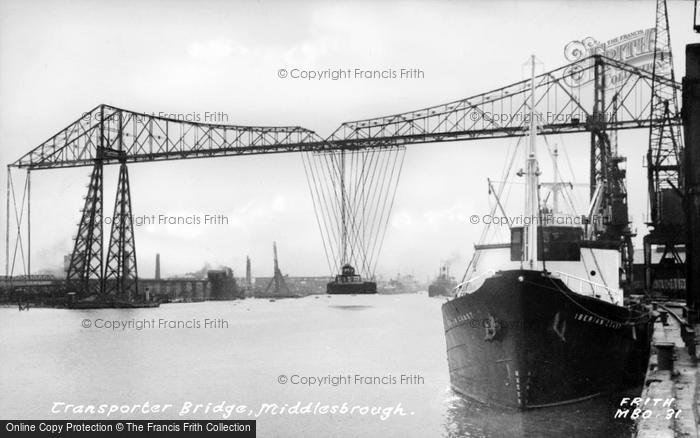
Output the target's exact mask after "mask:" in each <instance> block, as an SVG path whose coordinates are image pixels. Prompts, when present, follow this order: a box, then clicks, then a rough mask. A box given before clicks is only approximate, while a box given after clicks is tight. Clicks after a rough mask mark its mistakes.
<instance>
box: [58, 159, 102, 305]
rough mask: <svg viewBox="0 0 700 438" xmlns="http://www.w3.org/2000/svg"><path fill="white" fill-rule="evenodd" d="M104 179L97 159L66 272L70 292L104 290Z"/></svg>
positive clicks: (100, 164) (99, 292) (93, 293)
mask: <svg viewBox="0 0 700 438" xmlns="http://www.w3.org/2000/svg"><path fill="white" fill-rule="evenodd" d="M102 182H103V175H102V161H101V160H96V161H95V165H94V166H93V168H92V175H91V177H90V184H89V185H88V192H87V195H86V196H85V205H84V207H83V210H82V212H83V215H82V217H81V219H80V224H79V225H78V234H77V235H76V236H75V243H74V245H73V252H72V254H71V256H70V263H69V265H68V273H67V275H66V286H67V288H68V292H77V293H78V295H79V296H80V297H84V296H88V295H101V293H102V220H103V217H102V198H103V185H102Z"/></svg>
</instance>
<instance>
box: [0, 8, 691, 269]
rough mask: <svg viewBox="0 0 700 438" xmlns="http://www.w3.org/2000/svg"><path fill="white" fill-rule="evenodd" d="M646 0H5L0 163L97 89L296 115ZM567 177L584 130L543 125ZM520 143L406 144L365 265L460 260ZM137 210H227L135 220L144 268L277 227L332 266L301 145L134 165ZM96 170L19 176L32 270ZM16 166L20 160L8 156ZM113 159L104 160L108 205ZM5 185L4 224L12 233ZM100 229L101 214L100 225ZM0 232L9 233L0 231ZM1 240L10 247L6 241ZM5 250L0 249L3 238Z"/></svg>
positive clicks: (318, 122) (637, 189)
mask: <svg viewBox="0 0 700 438" xmlns="http://www.w3.org/2000/svg"><path fill="white" fill-rule="evenodd" d="M692 6H693V3H692V2H691V1H670V2H669V20H670V25H671V38H672V45H673V52H674V61H675V69H676V75H677V78H678V79H679V80H680V77H682V72H683V70H684V63H685V60H684V56H683V55H684V46H685V45H686V44H688V43H691V42H697V41H698V38H697V35H696V34H693V33H692V10H693V9H692ZM654 13H655V7H654V2H652V1H593V2H581V1H558V2H555V1H496V2H493V1H484V2H478V1H473V2H454V1H437V0H436V1H429V2H428V1H426V2H404V1H378V2H369V1H367V2H349V1H345V2H343V1H340V2H330V1H328V2H321V1H318V2H316V1H304V2H295V1H286V2H283V1H279V2H275V1H258V2H252V1H242V2H228V1H207V0H205V1H197V2H195V1H170V2H165V1H155V0H146V1H138V2H136V1H121V2H87V1H80V0H73V1H61V0H58V1H51V2H49V1H32V2H25V1H7V0H0V162H2V164H3V166H2V169H0V170H1V171H2V173H1V174H0V177H2V183H3V184H5V178H6V168H5V167H6V165H7V164H9V163H11V162H13V161H15V160H16V159H18V158H19V157H20V156H21V155H23V154H24V153H26V152H28V151H29V150H31V149H32V148H34V147H35V146H37V145H38V144H40V143H41V142H42V141H44V140H46V139H47V138H49V137H51V136H52V135H53V134H55V133H56V132H57V131H59V130H60V129H62V128H63V127H65V126H67V125H68V124H69V123H71V122H73V121H74V120H75V119H77V118H78V117H80V115H81V114H82V113H84V112H86V111H89V110H90V109H92V108H94V107H95V106H96V105H98V104H100V103H106V104H110V105H114V106H117V107H120V108H125V109H130V110H134V111H138V112H144V113H156V114H157V113H160V112H163V113H167V114H194V115H199V117H202V118H203V117H204V116H205V113H206V112H210V113H222V114H224V116H222V117H224V119H223V120H222V119H219V120H218V121H223V122H227V123H232V124H242V125H280V126H284V125H294V126H297V125H298V126H304V127H306V128H309V129H312V130H314V131H316V132H317V133H319V134H320V135H321V136H324V137H325V136H327V135H329V134H330V133H331V132H332V131H333V130H334V129H335V128H336V127H337V126H338V125H340V124H341V123H342V122H345V121H349V120H355V119H360V118H366V117H373V116H380V115H385V114H392V113H396V112H403V111H408V110H412V109H419V108H423V107H425V106H428V105H433V104H439V103H442V102H448V101H452V100H455V99H459V98H464V97H468V96H471V95H475V94H479V93H482V92H486V91H489V90H492V89H496V88H499V87H501V86H504V85H507V84H510V83H512V82H516V81H519V80H521V79H524V78H525V77H526V76H525V75H526V70H525V69H524V67H523V65H524V63H525V62H526V61H527V59H528V57H529V56H530V55H531V54H535V55H536V56H537V58H538V59H539V60H540V61H541V62H542V64H543V68H545V69H547V70H551V69H554V68H557V67H559V66H561V65H564V64H566V63H567V61H566V59H565V57H564V46H565V45H566V44H567V43H568V42H570V41H572V40H579V39H582V38H585V37H588V36H591V37H593V38H595V39H597V40H600V41H604V40H609V39H611V38H614V37H616V36H619V35H622V34H625V33H629V32H633V31H636V30H640V29H646V28H649V27H653V25H654ZM282 68H284V69H287V70H292V69H295V68H296V69H306V70H324V69H338V68H362V69H372V70H375V69H379V70H381V69H397V70H398V69H401V68H418V69H421V70H422V71H423V72H424V76H423V78H420V79H403V80H402V79H353V80H338V81H331V80H304V79H292V78H289V77H287V78H280V77H279V76H278V71H279V69H282ZM647 136H648V132H647V131H646V130H638V131H625V132H621V133H620V135H619V141H620V153H621V154H622V155H626V156H627V157H628V162H627V168H628V189H629V192H630V195H629V204H630V213H631V216H632V218H633V220H634V224H633V227H634V228H636V230H637V232H638V237H637V239H636V242H637V243H639V244H641V236H642V235H643V234H644V230H645V226H644V215H645V212H646V208H647V201H646V180H645V169H644V168H643V167H642V162H643V157H644V154H645V150H646V147H647ZM553 141H554V142H556V143H557V144H560V145H561V148H562V149H563V150H566V151H567V152H568V154H569V156H570V161H571V162H572V163H573V166H572V167H573V170H574V174H575V177H576V180H575V181H576V182H579V183H586V182H587V181H586V179H587V175H588V163H587V155H588V143H589V138H588V136H587V135H567V136H560V137H557V138H555V139H554V140H553ZM513 143H514V140H512V139H510V140H477V141H469V142H454V143H442V144H424V145H411V146H408V150H407V153H406V159H405V163H404V168H403V172H402V176H401V181H400V182H399V186H398V191H397V197H396V201H395V204H394V210H393V213H392V217H391V220H390V224H389V229H388V233H387V236H386V240H385V242H384V249H383V252H382V256H381V258H380V260H379V264H378V267H377V274H378V276H380V277H384V278H388V277H390V276H395V275H396V274H397V273H401V274H413V275H415V276H416V277H417V278H419V279H423V280H424V279H427V278H429V277H432V276H434V275H435V274H436V273H437V270H438V268H439V265H440V263H441V262H442V261H449V262H450V263H451V269H452V272H453V273H454V274H457V275H459V274H460V273H461V272H462V271H463V270H464V269H465V268H466V264H467V261H468V259H469V257H471V254H472V252H473V245H474V243H475V242H476V241H477V239H478V237H479V235H480V233H481V230H482V227H481V225H472V224H470V223H469V220H468V219H469V217H470V216H471V215H473V214H484V213H487V212H488V210H489V206H490V202H491V201H490V200H489V197H488V192H487V184H486V179H487V178H489V177H490V178H492V179H498V178H499V176H500V174H501V171H502V168H503V163H504V161H505V160H506V159H507V152H508V149H509V147H512V146H513ZM129 172H130V182H131V190H132V198H133V201H132V203H133V210H134V215H135V216H150V215H153V214H155V215H159V214H163V215H167V216H192V215H195V216H200V217H201V216H202V215H204V214H211V215H217V214H220V215H224V216H225V217H226V218H227V222H228V223H227V224H223V225H204V224H200V225H180V226H175V225H143V226H138V227H136V245H137V256H138V264H139V274H140V276H142V277H152V276H153V272H154V264H155V254H156V253H160V254H161V263H162V267H161V269H162V273H163V275H164V276H171V275H181V274H184V273H186V272H192V271H196V270H198V269H200V268H201V267H202V266H203V265H204V264H205V263H209V264H210V265H212V266H219V265H226V266H230V267H231V268H233V270H234V272H235V273H236V274H237V275H243V273H244V270H245V257H246V255H249V256H250V257H251V259H252V266H253V275H256V276H269V275H271V272H272V242H273V241H276V242H277V246H278V251H279V258H280V267H281V269H282V271H283V272H284V273H287V274H289V275H328V274H329V272H328V267H327V263H326V260H325V255H324V253H323V246H322V242H321V238H320V234H319V232H318V225H317V223H316V221H315V217H314V214H313V206H312V203H311V196H310V193H309V188H308V186H307V182H306V177H305V175H304V171H303V166H302V162H301V157H300V156H299V155H297V154H275V155H260V156H247V157H229V158H216V159H205V160H185V161H172V162H160V163H148V164H133V165H130V166H129ZM89 173H90V169H88V168H79V169H55V170H42V171H36V172H32V179H31V185H32V195H31V196H32V207H31V222H32V223H31V226H32V242H31V251H32V272H33V273H37V272H43V271H52V270H54V271H55V270H60V269H62V265H63V256H64V255H65V254H68V253H69V252H70V251H71V249H72V240H71V239H72V236H74V234H75V233H76V231H77V223H78V221H79V219H80V212H79V210H80V208H81V207H82V202H83V201H82V197H83V196H84V195H85V191H86V185H87V183H88V179H89ZM12 176H13V179H15V181H16V182H17V181H20V182H21V180H22V178H23V177H24V172H21V171H16V170H15V171H13V173H12ZM116 179H117V169H116V168H115V167H109V168H107V169H106V171H105V214H106V215H111V210H112V208H113V206H112V205H113V199H114V192H115V188H116ZM5 205H6V197H5V191H4V190H3V191H2V200H1V202H0V206H1V207H0V208H2V209H3V214H2V215H1V218H0V221H2V223H1V225H2V230H3V231H4V230H5ZM105 230H108V228H105ZM2 241H3V242H4V239H2ZM2 245H3V246H4V243H3V244H2ZM0 257H2V258H3V266H4V257H5V251H2V254H0Z"/></svg>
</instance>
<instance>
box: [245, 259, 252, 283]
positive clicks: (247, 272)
mask: <svg viewBox="0 0 700 438" xmlns="http://www.w3.org/2000/svg"><path fill="white" fill-rule="evenodd" d="M245 285H246V287H247V288H251V287H252V286H253V276H252V275H251V272H250V257H248V256H246V257H245Z"/></svg>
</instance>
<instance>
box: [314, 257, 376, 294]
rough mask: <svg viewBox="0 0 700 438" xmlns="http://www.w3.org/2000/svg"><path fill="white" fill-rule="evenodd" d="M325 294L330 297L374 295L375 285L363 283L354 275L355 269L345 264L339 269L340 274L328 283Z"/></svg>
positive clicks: (360, 278)
mask: <svg viewBox="0 0 700 438" xmlns="http://www.w3.org/2000/svg"><path fill="white" fill-rule="evenodd" d="M326 292H327V293H329V294H331V295H351V294H376V293H377V283H375V282H373V281H364V280H363V279H362V277H361V276H360V275H358V274H356V273H355V268H353V267H352V266H351V265H350V264H348V263H346V264H344V265H343V267H342V268H341V271H340V274H339V275H336V276H335V279H334V280H333V281H331V282H329V283H328V285H327V286H326Z"/></svg>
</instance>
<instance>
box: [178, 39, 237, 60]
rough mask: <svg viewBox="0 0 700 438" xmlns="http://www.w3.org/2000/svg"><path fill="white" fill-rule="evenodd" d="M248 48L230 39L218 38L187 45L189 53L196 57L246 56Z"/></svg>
mask: <svg viewBox="0 0 700 438" xmlns="http://www.w3.org/2000/svg"><path fill="white" fill-rule="evenodd" d="M248 52H249V50H248V48H246V47H245V46H242V45H240V44H234V42H233V41H231V40H230V39H225V38H218V39H212V40H209V41H204V42H194V43H190V44H189V45H188V46H187V53H188V54H189V55H190V56H191V57H192V58H195V59H200V60H217V59H223V58H228V57H230V56H245V55H247V54H248Z"/></svg>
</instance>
